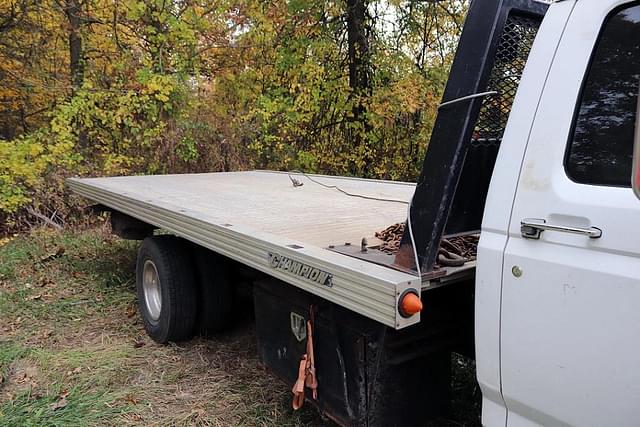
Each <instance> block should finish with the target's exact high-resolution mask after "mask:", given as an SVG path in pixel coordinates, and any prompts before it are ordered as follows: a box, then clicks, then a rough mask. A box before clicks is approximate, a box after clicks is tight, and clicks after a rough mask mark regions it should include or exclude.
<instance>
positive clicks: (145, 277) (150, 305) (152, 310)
mask: <svg viewBox="0 0 640 427" xmlns="http://www.w3.org/2000/svg"><path fill="white" fill-rule="evenodd" d="M142 289H143V291H144V303H145V306H146V307H147V313H149V317H150V318H151V320H152V321H153V322H157V321H158V319H160V310H162V293H161V292H160V279H159V278H158V270H157V269H156V265H155V264H154V263H153V261H151V260H146V261H145V262H144V267H143V269H142Z"/></svg>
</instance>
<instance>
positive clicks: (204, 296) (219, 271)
mask: <svg viewBox="0 0 640 427" xmlns="http://www.w3.org/2000/svg"><path fill="white" fill-rule="evenodd" d="M194 254H195V257H194V258H195V261H196V262H195V264H196V272H197V283H198V286H199V288H200V304H199V307H198V320H197V326H198V329H199V331H200V333H201V334H203V335H205V336H206V335H212V334H215V333H216V332H220V331H222V330H223V329H225V328H226V327H227V326H229V323H230V320H231V313H232V309H233V288H232V285H231V283H232V282H231V274H230V273H231V272H230V269H229V265H228V261H227V259H226V258H224V257H222V256H221V255H218V254H216V253H214V252H211V251H210V250H208V249H205V248H203V247H195V248H194Z"/></svg>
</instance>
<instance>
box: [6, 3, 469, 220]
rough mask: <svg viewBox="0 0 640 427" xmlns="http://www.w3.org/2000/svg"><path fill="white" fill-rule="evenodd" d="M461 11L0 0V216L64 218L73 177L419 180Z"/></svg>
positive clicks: (456, 7)
mask: <svg viewBox="0 0 640 427" xmlns="http://www.w3.org/2000/svg"><path fill="white" fill-rule="evenodd" d="M465 10H466V5H465V2H463V1H460V0H445V1H441V2H425V1H417V0H387V1H374V0H340V1H326V0H267V1H263V0H235V1H234V0H219V1H215V2H205V1H202V2H200V1H171V0H151V1H138V0H42V1H36V0H0V221H1V222H0V228H2V229H4V230H5V231H6V230H8V229H11V228H20V227H24V226H29V225H31V224H34V223H37V222H38V221H39V220H38V218H39V217H42V216H44V217H47V218H50V219H51V220H52V221H54V222H60V223H62V222H64V221H67V220H69V218H71V217H72V216H73V215H71V216H70V214H71V213H73V209H74V206H76V203H74V201H73V200H72V199H70V197H71V196H70V195H69V194H67V193H66V192H65V190H64V178H65V177H67V176H72V175H82V176H99V175H122V174H141V173H145V174H158V173H183V172H203V171H228V170H238V169H248V168H268V169H278V170H287V169H301V170H304V171H308V172H317V173H328V174H346V175H354V176H365V177H372V178H385V179H401V180H411V179H414V178H415V177H416V176H417V174H418V172H419V170H420V166H421V162H422V158H423V156H424V152H425V149H426V146H427V143H428V137H429V134H430V131H431V128H432V125H433V121H434V119H435V109H436V106H437V104H438V102H439V100H440V97H441V92H442V89H443V86H444V82H445V80H446V75H447V70H448V66H449V64H450V61H451V57H452V53H453V51H454V48H455V42H456V40H457V36H458V35H459V32H460V27H461V24H462V20H463V17H464V12H465Z"/></svg>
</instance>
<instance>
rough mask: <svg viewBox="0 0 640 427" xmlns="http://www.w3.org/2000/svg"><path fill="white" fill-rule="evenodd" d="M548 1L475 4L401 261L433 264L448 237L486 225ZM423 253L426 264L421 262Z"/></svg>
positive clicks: (428, 268)
mask: <svg viewBox="0 0 640 427" xmlns="http://www.w3.org/2000/svg"><path fill="white" fill-rule="evenodd" d="M547 8H548V5H547V4H545V3H542V2H539V1H533V0H475V1H473V2H472V3H471V6H470V8H469V12H468V15H467V18H466V21H465V25H464V30H463V32H462V36H461V38H460V42H459V45H458V50H457V52H456V56H455V59H454V61H453V65H452V67H451V72H450V74H449V80H448V82H447V86H446V89H445V92H444V96H443V101H442V104H441V106H440V107H439V109H438V116H437V119H436V122H435V125H434V129H433V133H432V135H431V140H430V142H429V148H428V150H427V154H426V156H425V159H424V163H423V166H422V172H421V174H420V178H419V179H418V183H417V186H416V190H415V193H414V197H413V202H412V205H411V210H410V218H409V220H410V221H411V226H412V227H411V229H412V231H413V239H414V241H415V247H416V251H415V252H416V253H415V254H414V249H413V244H412V242H411V236H410V234H409V227H405V231H404V234H403V236H402V240H401V242H400V248H399V250H398V253H397V254H396V257H395V260H394V265H395V266H397V267H399V268H401V269H411V270H419V271H420V272H421V273H422V274H427V273H430V272H432V271H433V269H434V265H435V263H436V259H437V256H438V250H439V247H440V241H441V239H442V237H443V236H455V235H465V234H475V233H478V232H479V231H480V226H481V222H482V215H483V212H484V205H485V201H486V197H487V191H488V189H489V182H490V180H491V175H492V173H493V167H494V165H495V161H496V157H497V154H498V149H499V147H500V144H501V142H502V135H503V133H504V129H505V127H506V124H507V119H508V117H509V113H510V111H511V106H512V104H513V100H514V98H515V94H516V91H517V88H518V84H519V83H520V78H521V76H522V72H523V71H524V66H525V63H526V61H527V58H528V56H529V52H530V50H531V46H532V44H533V40H534V38H535V36H536V34H537V32H538V29H539V27H540V23H541V22H542V18H543V17H544V14H545V12H546V10H547ZM416 255H417V259H418V262H419V266H416V261H415V260H416Z"/></svg>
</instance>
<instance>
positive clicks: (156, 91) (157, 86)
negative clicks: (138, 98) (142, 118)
mask: <svg viewBox="0 0 640 427" xmlns="http://www.w3.org/2000/svg"><path fill="white" fill-rule="evenodd" d="M174 90H175V86H174V80H173V77H172V76H168V75H163V74H154V75H152V76H151V77H150V78H149V80H148V81H147V82H146V84H145V93H148V94H150V95H153V97H154V98H155V99H157V100H158V101H160V102H162V103H167V102H169V100H170V96H171V94H172V93H173V92H174Z"/></svg>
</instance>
